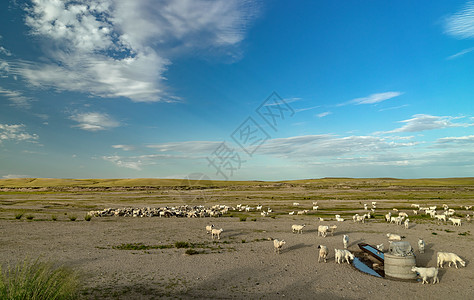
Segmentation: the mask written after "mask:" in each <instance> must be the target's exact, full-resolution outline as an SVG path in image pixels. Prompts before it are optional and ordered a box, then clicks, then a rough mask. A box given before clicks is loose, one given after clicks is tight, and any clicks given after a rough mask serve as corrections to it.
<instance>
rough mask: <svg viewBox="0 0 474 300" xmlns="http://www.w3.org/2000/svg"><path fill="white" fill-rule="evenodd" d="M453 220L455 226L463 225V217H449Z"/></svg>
mask: <svg viewBox="0 0 474 300" xmlns="http://www.w3.org/2000/svg"><path fill="white" fill-rule="evenodd" d="M448 220H450V221H451V222H453V225H454V226H461V219H456V218H449V219H448Z"/></svg>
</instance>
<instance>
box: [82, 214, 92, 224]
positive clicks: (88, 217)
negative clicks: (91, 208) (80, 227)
mask: <svg viewBox="0 0 474 300" xmlns="http://www.w3.org/2000/svg"><path fill="white" fill-rule="evenodd" d="M84 220H86V221H87V222H89V221H90V220H92V216H91V215H85V216H84Z"/></svg>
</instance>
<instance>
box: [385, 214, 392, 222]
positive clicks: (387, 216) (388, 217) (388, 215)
mask: <svg viewBox="0 0 474 300" xmlns="http://www.w3.org/2000/svg"><path fill="white" fill-rule="evenodd" d="M391 218H392V213H391V212H388V214H386V215H385V221H387V222H390V220H391Z"/></svg>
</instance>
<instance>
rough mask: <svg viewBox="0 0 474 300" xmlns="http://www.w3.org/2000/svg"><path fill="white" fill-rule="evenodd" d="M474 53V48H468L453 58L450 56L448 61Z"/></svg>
mask: <svg viewBox="0 0 474 300" xmlns="http://www.w3.org/2000/svg"><path fill="white" fill-rule="evenodd" d="M472 51H474V47H471V48H467V49H464V50H462V51H459V52H458V53H456V54H453V55H451V56H448V57H447V58H446V59H449V60H451V59H455V58H457V57H460V56H463V55H464V54H467V53H469V52H472Z"/></svg>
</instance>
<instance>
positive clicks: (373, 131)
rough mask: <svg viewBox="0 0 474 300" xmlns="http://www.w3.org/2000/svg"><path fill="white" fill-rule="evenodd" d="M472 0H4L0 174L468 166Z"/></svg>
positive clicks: (171, 174) (281, 175)
mask: <svg viewBox="0 0 474 300" xmlns="http://www.w3.org/2000/svg"><path fill="white" fill-rule="evenodd" d="M472 70H474V2H469V1H468V2H466V1H297V2H294V1H277V0H273V1H231V0H222V1H218V0H216V1H199V0H188V1H185V0H181V1H171V0H170V1H166V0H160V1H152V0H141V1H128V0H102V1H59V0H34V1H20V0H16V1H2V2H1V3H0V178H2V177H3V178H13V177H54V178H145V177H146V178H148V177H149V178H187V177H191V178H195V177H196V178H200V177H202V176H207V177H209V178H211V179H229V180H283V179H302V178H320V177H328V176H347V177H398V178H420V177H463V176H473V173H472V170H474V168H473V167H474V133H473V128H474V127H473V126H474V110H473V107H474V106H473V100H474V97H473V95H474V76H473V71H472Z"/></svg>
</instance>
